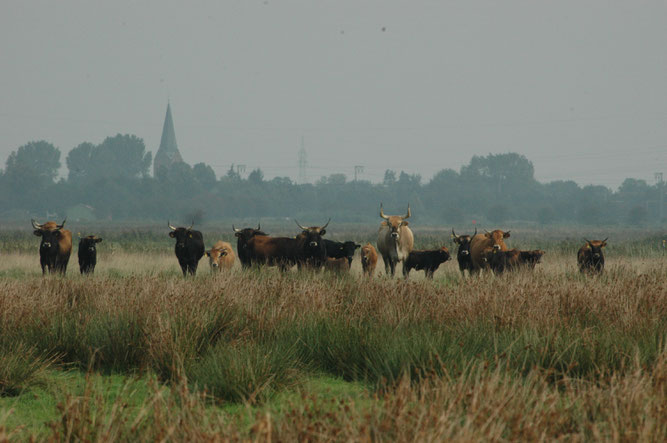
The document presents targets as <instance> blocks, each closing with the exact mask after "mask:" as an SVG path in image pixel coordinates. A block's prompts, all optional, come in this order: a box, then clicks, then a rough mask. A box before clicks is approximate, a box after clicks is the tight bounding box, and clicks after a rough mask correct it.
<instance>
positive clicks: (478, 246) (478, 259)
mask: <svg viewBox="0 0 667 443" xmlns="http://www.w3.org/2000/svg"><path fill="white" fill-rule="evenodd" d="M509 236H510V231H507V232H503V231H501V230H500V229H496V230H495V231H493V232H489V231H485V233H484V234H477V235H475V236H474V237H473V238H472V240H471V241H470V256H471V258H472V272H473V273H478V272H479V271H480V270H481V269H482V268H486V267H487V266H488V263H487V262H486V259H485V255H486V251H487V250H488V249H497V250H499V251H507V245H505V241H504V240H505V239H506V238H509Z"/></svg>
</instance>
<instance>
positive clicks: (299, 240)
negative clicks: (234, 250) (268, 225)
mask: <svg viewBox="0 0 667 443" xmlns="http://www.w3.org/2000/svg"><path fill="white" fill-rule="evenodd" d="M295 221H296V220H295ZM296 224H297V226H299V227H300V228H301V229H302V232H301V233H300V234H299V235H297V236H296V237H295V238H291V237H269V236H263V235H255V236H253V237H252V238H251V239H250V240H248V243H247V246H248V253H249V256H250V261H251V263H253V264H259V265H268V266H278V267H280V270H281V271H286V270H287V269H288V268H290V267H292V266H294V265H295V264H297V265H299V267H301V266H304V265H308V266H312V267H315V268H320V267H322V265H323V264H324V262H325V261H326V258H327V253H326V246H325V245H324V242H323V241H322V236H323V235H324V234H326V232H327V231H326V227H327V226H328V225H329V222H327V224H326V225H324V226H322V227H319V226H311V227H305V226H301V225H300V224H299V222H296Z"/></svg>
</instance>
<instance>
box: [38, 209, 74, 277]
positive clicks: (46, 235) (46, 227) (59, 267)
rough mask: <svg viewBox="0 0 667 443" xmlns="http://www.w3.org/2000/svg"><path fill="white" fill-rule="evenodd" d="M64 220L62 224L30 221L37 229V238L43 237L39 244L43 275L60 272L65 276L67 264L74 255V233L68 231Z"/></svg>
mask: <svg viewBox="0 0 667 443" xmlns="http://www.w3.org/2000/svg"><path fill="white" fill-rule="evenodd" d="M65 221H67V219H65V220H63V222H62V223H61V224H57V223H56V222H53V221H50V222H46V223H44V224H39V223H37V222H36V221H35V220H32V219H31V220H30V222H31V223H32V227H33V228H35V231H34V232H33V233H34V234H35V235H36V236H38V237H42V241H41V243H40V244H39V264H40V265H41V266H42V274H46V270H47V269H48V271H49V273H50V274H51V273H53V272H59V273H60V274H62V275H65V272H67V263H68V262H69V256H70V254H71V253H72V233H71V232H70V231H68V230H67V229H63V226H65Z"/></svg>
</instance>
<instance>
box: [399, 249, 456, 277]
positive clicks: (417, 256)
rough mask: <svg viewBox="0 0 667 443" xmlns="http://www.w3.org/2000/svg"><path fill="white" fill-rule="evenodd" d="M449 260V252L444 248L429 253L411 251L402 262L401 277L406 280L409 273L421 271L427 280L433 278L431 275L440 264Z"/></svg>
mask: <svg viewBox="0 0 667 443" xmlns="http://www.w3.org/2000/svg"><path fill="white" fill-rule="evenodd" d="M447 260H449V251H448V250H447V248H446V247H444V246H443V247H442V248H440V249H433V250H429V251H412V252H410V254H409V255H408V258H407V259H406V260H405V262H403V277H405V278H408V275H409V274H410V271H411V270H412V269H415V270H417V271H421V270H423V271H424V273H425V274H426V277H427V278H433V273H434V272H435V271H436V269H438V267H439V266H440V264H441V263H444V262H446V261H447Z"/></svg>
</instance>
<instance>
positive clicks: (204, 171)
mask: <svg viewBox="0 0 667 443" xmlns="http://www.w3.org/2000/svg"><path fill="white" fill-rule="evenodd" d="M192 173H193V174H194V177H195V180H196V181H197V182H198V183H199V184H201V185H202V186H204V187H205V188H211V187H213V186H215V183H216V181H217V179H216V178H215V171H213V168H212V167H210V166H209V165H207V164H206V163H197V164H196V165H194V166H193V167H192Z"/></svg>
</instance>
